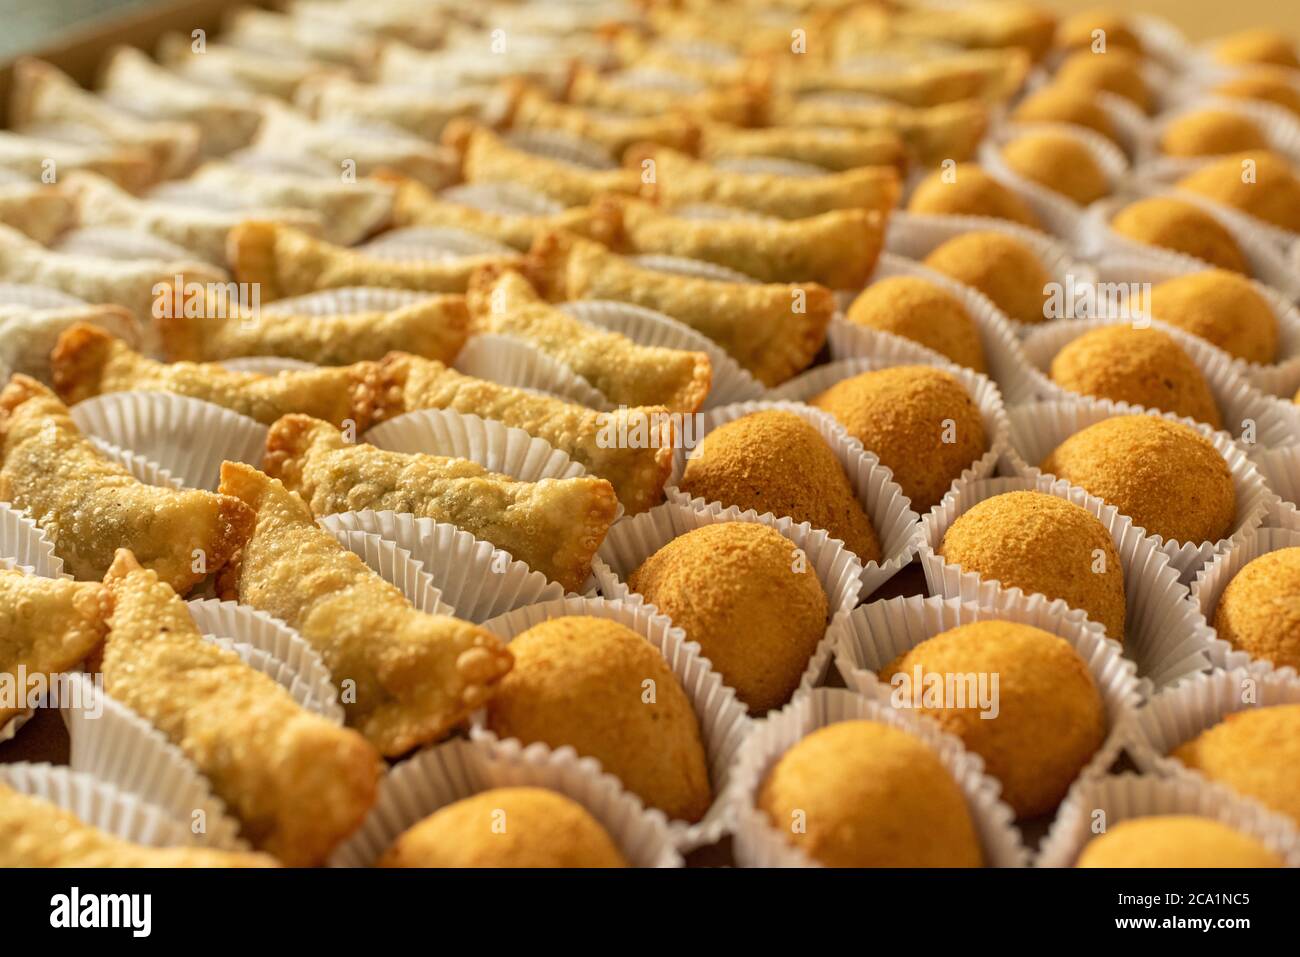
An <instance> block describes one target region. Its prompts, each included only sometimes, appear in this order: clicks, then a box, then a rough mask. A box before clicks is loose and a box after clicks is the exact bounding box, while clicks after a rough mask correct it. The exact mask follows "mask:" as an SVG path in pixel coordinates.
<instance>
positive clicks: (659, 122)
mask: <svg viewBox="0 0 1300 957" xmlns="http://www.w3.org/2000/svg"><path fill="white" fill-rule="evenodd" d="M509 128H510V129H511V130H538V131H544V132H546V131H553V130H558V131H561V132H564V133H570V134H572V135H574V136H577V137H581V138H582V139H584V140H588V141H590V142H592V143H596V144H598V145H600V146H603V147H604V148H605V149H606V150H608V151H609V154H610V155H611V156H613V157H615V158H618V157H621V156H622V155H623V152H624V151H625V150H626V149H627V148H628V147H629V146H631V145H632V144H633V143H658V144H660V145H661V146H669V147H672V148H673V149H676V150H682V151H683V152H686V153H694V152H695V151H696V149H697V148H698V146H699V136H700V131H699V127H698V126H696V125H695V123H694V122H692V120H691V119H690V117H688V116H681V115H677V114H673V113H665V114H663V115H659V116H629V115H625V114H617V113H614V114H610V113H602V112H600V111H593V110H590V109H588V108H586V107H583V106H576V105H574V104H571V103H556V102H554V101H553V100H551V99H550V98H549V97H547V96H546V95H545V94H544V93H542V92H540V91H538V90H536V89H529V88H527V87H524V88H523V89H521V90H520V91H519V92H518V94H517V96H516V98H515V101H514V104H513V106H512V108H511V110H510V119H509Z"/></svg>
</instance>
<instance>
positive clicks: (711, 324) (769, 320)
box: [470, 233, 835, 407]
mask: <svg viewBox="0 0 1300 957" xmlns="http://www.w3.org/2000/svg"><path fill="white" fill-rule="evenodd" d="M527 271H528V275H529V278H530V279H531V280H532V281H533V283H534V284H535V285H536V286H537V288H538V290H539V291H540V292H541V293H542V295H544V296H545V297H546V298H547V299H550V300H551V301H554V302H563V301H567V300H574V299H613V300H616V301H618V302H629V303H632V304H633V305H637V306H643V307H645V308H647V309H654V310H657V311H659V312H662V313H664V314H665V315H668V316H671V317H673V318H674V319H676V320H677V321H678V322H682V323H685V324H686V325H688V326H690V327H691V328H692V329H695V330H696V331H698V332H701V333H703V334H704V335H706V336H708V337H709V338H710V339H712V340H713V341H714V342H716V343H717V344H718V345H720V346H721V347H722V348H723V349H725V350H726V351H727V353H728V354H729V355H731V357H732V358H734V359H735V360H736V361H737V362H739V363H740V364H741V365H742V366H743V367H744V368H746V369H748V370H749V371H750V372H751V373H753V375H754V376H755V378H757V379H758V380H759V381H760V382H762V383H764V384H765V385H775V384H777V383H779V382H783V381H785V380H786V379H788V378H790V377H791V376H792V375H794V374H795V373H797V372H799V371H801V370H803V369H805V368H806V367H807V366H808V364H809V363H810V362H812V360H813V357H814V356H816V355H817V351H818V350H819V349H820V348H821V347H822V345H823V343H824V342H825V341H826V329H827V327H828V326H829V325H830V321H831V317H832V316H833V315H834V313H835V296H834V295H833V294H832V293H831V291H830V290H829V289H827V288H825V287H824V286H819V285H817V284H816V283H800V284H797V285H788V284H782V283H765V284H760V283H736V282H726V281H721V280H716V279H700V278H696V277H693V276H680V275H675V274H672V273H667V272H662V271H659V270H655V269H647V268H644V267H641V266H637V265H636V264H635V263H632V262H629V261H628V260H626V259H624V258H623V257H621V256H618V255H616V254H614V253H612V252H610V251H609V250H608V249H606V248H605V247H604V246H601V245H600V244H599V243H594V242H591V241H590V240H585V239H581V238H579V237H576V236H570V235H568V234H566V233H552V234H550V235H548V236H544V237H542V238H541V239H539V240H538V242H537V243H536V244H535V245H534V246H533V250H532V252H531V253H530V254H529V257H528V266H527ZM470 308H471V311H473V310H474V297H472V296H471V299H470ZM494 325H495V323H494ZM679 355H689V353H679ZM700 358H701V359H703V358H704V357H703V356H701V357H700ZM593 373H594V370H593ZM584 374H585V373H584ZM588 378H590V376H588ZM592 384H593V385H596V386H597V388H600V386H599V384H598V383H596V382H595V381H594V380H593V382H592ZM602 391H605V390H603V389H602ZM606 395H609V397H610V399H611V400H612V399H614V396H613V395H611V394H610V393H609V392H607V391H606ZM700 399H701V401H702V400H703V394H702V393H701V395H700ZM641 401H656V400H655V399H654V398H653V397H651V396H646V397H644V398H643V399H642V400H641ZM658 401H664V400H663V399H662V398H660V399H658ZM696 407H698V404H697V406H696Z"/></svg>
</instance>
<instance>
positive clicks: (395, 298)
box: [262, 234, 437, 316]
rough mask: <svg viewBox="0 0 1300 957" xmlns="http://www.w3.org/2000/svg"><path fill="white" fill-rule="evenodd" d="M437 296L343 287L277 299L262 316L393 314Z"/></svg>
mask: <svg viewBox="0 0 1300 957" xmlns="http://www.w3.org/2000/svg"><path fill="white" fill-rule="evenodd" d="M385 235H390V234H385ZM435 295H437V294H436V293H432V292H417V291H415V290H413V289H388V288H385V287H382V286H343V287H340V288H338V289H322V290H320V291H319V292H308V293H304V294H303V295H300V296H290V297H288V298H287V299H277V300H276V301H275V302H269V303H266V304H265V305H263V306H262V313H263V314H264V315H268V316H350V315H355V314H356V313H359V312H392V311H394V310H396V309H405V308H406V307H407V306H413V305H415V304H416V303H417V302H423V301H424V300H425V299H429V298H431V297H433V296H435Z"/></svg>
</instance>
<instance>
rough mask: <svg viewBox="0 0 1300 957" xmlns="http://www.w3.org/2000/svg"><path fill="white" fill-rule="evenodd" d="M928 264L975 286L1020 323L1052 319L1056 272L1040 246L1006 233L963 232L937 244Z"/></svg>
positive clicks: (928, 258)
mask: <svg viewBox="0 0 1300 957" xmlns="http://www.w3.org/2000/svg"><path fill="white" fill-rule="evenodd" d="M925 265H927V266H929V267H930V268H931V269H934V270H936V271H938V272H941V273H943V274H944V275H945V276H948V277H949V278H952V279H955V280H957V281H958V282H961V283H965V284H966V285H968V286H971V287H973V288H975V289H977V290H979V291H980V292H982V293H983V294H984V295H986V296H988V298H989V299H990V300H992V302H993V305H995V306H997V307H998V308H999V309H1001V310H1002V311H1003V312H1005V313H1006V314H1007V316H1008V317H1009V318H1011V319H1014V320H1015V321H1016V322H1024V323H1038V322H1043V321H1044V320H1045V319H1046V318H1047V311H1046V310H1047V300H1048V288H1047V287H1048V286H1049V284H1050V283H1051V282H1052V275H1051V273H1049V272H1048V271H1047V269H1046V268H1044V266H1043V264H1042V262H1041V261H1040V260H1039V258H1038V256H1037V255H1036V254H1035V253H1034V251H1033V250H1032V249H1031V248H1030V247H1029V246H1028V245H1026V244H1025V243H1023V242H1021V241H1020V240H1019V239H1017V238H1016V237H1014V236H1009V235H1007V234H1006V233H999V232H992V231H982V232H981V231H977V232H969V233H961V234H960V235H957V236H954V237H953V238H952V239H949V240H948V241H947V242H945V243H943V244H942V245H939V246H937V247H935V248H934V249H933V250H932V251H931V252H930V254H929V255H928V256H926V257H925Z"/></svg>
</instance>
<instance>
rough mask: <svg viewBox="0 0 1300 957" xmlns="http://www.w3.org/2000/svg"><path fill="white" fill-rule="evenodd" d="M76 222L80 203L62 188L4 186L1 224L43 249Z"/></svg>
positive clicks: (0, 191)
mask: <svg viewBox="0 0 1300 957" xmlns="http://www.w3.org/2000/svg"><path fill="white" fill-rule="evenodd" d="M74 175H75V174H74ZM76 222H77V207H76V204H75V203H74V202H73V200H72V197H70V196H69V195H68V194H67V192H66V191H64V190H62V189H58V188H52V187H49V186H42V185H38V184H36V183H15V184H13V185H11V186H10V185H5V186H0V223H4V225H6V226H12V227H13V228H14V229H16V230H18V231H19V232H20V233H22V234H23V235H24V236H26V237H28V238H29V239H34V240H35V241H36V242H38V243H40V244H41V245H43V246H48V245H49V244H50V243H52V242H54V240H55V239H56V238H57V237H58V236H59V234H60V233H62V232H64V231H66V230H68V229H70V228H72V226H73V225H74V224H76ZM83 225H84V224H83Z"/></svg>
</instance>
